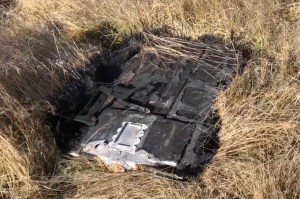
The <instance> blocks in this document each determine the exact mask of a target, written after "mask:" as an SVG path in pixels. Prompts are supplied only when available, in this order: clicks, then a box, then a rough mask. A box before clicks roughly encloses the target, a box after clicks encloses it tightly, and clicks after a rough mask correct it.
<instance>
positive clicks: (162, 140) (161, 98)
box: [60, 41, 241, 179]
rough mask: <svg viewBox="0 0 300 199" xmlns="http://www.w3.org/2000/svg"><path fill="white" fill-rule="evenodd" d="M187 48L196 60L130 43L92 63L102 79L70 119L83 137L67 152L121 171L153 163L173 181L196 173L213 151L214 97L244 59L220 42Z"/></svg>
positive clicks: (215, 130) (193, 43) (194, 43)
mask: <svg viewBox="0 0 300 199" xmlns="http://www.w3.org/2000/svg"><path fill="white" fill-rule="evenodd" d="M182 45H183V44H182ZM184 45H185V46H184V47H185V48H186V49H193V51H196V53H197V56H198V58H197V59H196V60H195V59H189V57H182V56H168V55H164V56H159V53H158V54H157V53H153V52H151V51H149V52H148V51H146V50H143V49H142V48H140V49H139V50H137V48H132V47H127V48H124V49H122V50H120V51H116V52H114V53H112V54H111V55H110V57H109V59H107V60H106V61H105V63H103V62H101V64H99V65H98V66H96V71H97V73H100V74H99V75H98V77H100V82H102V83H103V82H104V83H106V84H101V85H99V86H97V92H96V94H93V95H92V96H91V97H90V99H89V101H88V102H87V103H86V104H85V106H84V107H83V108H82V109H81V110H80V111H79V113H77V114H76V116H75V117H74V118H73V120H74V121H76V128H77V129H75V131H76V132H77V134H78V135H80V139H79V141H76V144H74V147H72V149H71V152H69V153H70V154H71V155H74V156H80V155H85V154H86V155H94V156H97V157H99V158H100V159H102V160H103V161H104V162H105V163H106V164H108V165H109V164H112V165H113V164H119V165H121V166H122V167H123V168H124V169H125V170H135V169H137V168H138V167H139V166H140V165H145V166H147V167H148V166H150V168H157V169H158V170H159V171H160V173H162V174H163V175H166V176H171V177H175V178H178V179H182V178H184V177H186V176H189V175H192V174H197V173H199V172H200V171H201V170H202V169H203V166H204V165H205V164H206V163H207V162H208V161H209V160H210V159H211V158H212V157H213V156H214V154H215V153H216V152H217V149H218V140H217V133H218V130H219V119H218V116H217V115H216V113H215V111H214V109H213V104H214V100H215V99H216V97H217V96H218V94H219V93H220V92H221V91H222V90H224V89H225V88H226V87H227V86H228V83H229V82H230V80H231V79H232V78H233V77H234V75H235V74H236V73H237V72H238V71H239V69H240V65H239V61H240V57H241V56H240V53H239V52H237V51H236V50H235V49H232V48H228V47H227V46H225V45H223V44H221V43H215V42H203V41H191V42H186V44H184ZM129 55H130V56H129ZM124 57H127V58H124ZM128 57H129V58H128ZM64 127H66V126H64ZM73 127H75V126H73ZM73 129H74V128H73ZM60 131H62V132H63V131H64V129H63V128H62V129H60Z"/></svg>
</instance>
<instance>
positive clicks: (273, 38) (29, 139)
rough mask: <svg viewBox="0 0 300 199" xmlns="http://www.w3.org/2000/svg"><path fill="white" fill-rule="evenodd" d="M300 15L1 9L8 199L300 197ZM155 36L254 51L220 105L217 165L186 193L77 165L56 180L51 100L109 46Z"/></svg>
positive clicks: (68, 4)
mask: <svg viewBox="0 0 300 199" xmlns="http://www.w3.org/2000/svg"><path fill="white" fill-rule="evenodd" d="M299 5H300V4H299V2H298V1H294V0H289V1H281V0H264V1H262V0H249V1H241V0H226V1H225V0H216V1H197V0H189V1H188V0H174V1H171V0H152V1H148V0H143V1H142V0H133V1H129V0H109V1H108V0H102V1H96V0H93V1H84V0H66V1H59V0H19V1H18V2H17V4H16V5H15V6H14V7H11V8H9V9H7V8H5V9H1V12H2V13H4V14H1V16H2V19H1V22H0V23H1V28H0V30H1V31H0V36H1V37H0V45H1V49H0V52H1V54H0V63H1V67H0V84H1V87H0V120H1V121H0V122H1V125H0V126H1V127H0V132H1V134H0V144H1V145H0V155H1V156H0V171H1V175H0V196H2V197H11V198H26V197H27V198H32V197H33V196H34V197H57V196H58V195H56V194H54V193H58V194H62V192H64V191H65V190H66V189H67V187H64V186H65V185H64V183H66V182H68V183H69V182H70V183H72V184H73V185H74V186H75V187H76V188H75V191H73V192H72V193H68V194H70V195H68V194H67V196H69V197H77V198H101V197H102V198H152V197H156V198H259V199H260V198H297V197H299V195H300V180H299V179H300V170H299V165H300V153H299V151H300V145H299V143H300V111H299V109H300V92H299V91H300V65H299V60H300V47H299V46H300V37H299V36H298V34H299V32H300V26H299V25H300V22H299V19H300V18H299V12H300V6H299ZM153 29H157V30H159V29H165V30H168V31H170V32H172V33H173V34H176V35H179V36H185V37H192V38H197V37H199V36H201V35H203V34H214V35H218V36H219V37H222V38H223V39H224V40H225V41H226V42H227V43H228V44H231V42H232V40H235V41H238V42H239V43H240V44H242V45H247V46H249V47H250V48H251V49H252V50H253V55H252V60H251V61H250V62H249V63H248V66H247V68H246V71H245V72H244V74H243V75H240V76H238V77H236V78H235V79H234V81H233V82H232V84H231V86H230V88H229V89H228V90H226V91H225V92H224V93H222V95H221V96H220V97H219V98H218V101H217V103H216V107H217V108H218V111H219V114H220V115H221V119H222V129H221V132H220V140H221V147H220V150H219V152H218V154H217V155H216V156H215V158H214V160H213V162H212V164H210V165H209V166H208V167H207V169H206V171H205V172H204V174H203V175H202V176H199V177H198V178H195V179H193V180H191V181H190V182H185V183H183V182H174V181H172V180H168V179H164V178H161V177H157V176H154V175H153V174H149V173H143V172H141V173H122V174H111V173H105V172H104V173H103V172H100V171H101V169H95V167H94V166H92V167H85V166H84V167H82V166H80V165H82V163H80V164H77V162H75V160H74V161H72V160H70V161H68V163H66V164H62V165H63V166H62V167H61V168H60V169H55V168H56V166H57V164H58V163H57V153H56V152H55V143H54V139H53V137H52V134H51V132H50V130H49V128H48V127H47V126H46V125H45V121H44V112H47V111H50V112H51V111H53V112H55V110H53V109H54V107H53V105H52V104H51V103H52V102H51V99H52V97H53V96H54V95H55V94H56V93H57V92H58V91H60V90H61V88H62V87H63V85H64V82H66V81H67V79H68V78H69V77H70V76H73V77H77V76H78V74H76V72H74V71H75V70H73V69H74V68H78V67H84V65H85V63H86V62H87V60H88V58H89V55H90V54H91V53H92V52H95V51H99V50H101V49H99V45H100V46H103V47H110V46H111V45H113V44H116V43H118V42H120V41H121V40H122V38H124V37H125V36H126V35H128V34H131V33H135V32H138V31H142V30H153ZM98 40H102V41H103V40H105V41H108V42H105V43H101V42H98V43H97V41H98ZM73 41H75V42H73ZM78 42H81V44H79V43H78ZM107 44H108V45H107ZM168 48H170V47H169V46H168ZM158 50H159V49H158ZM164 53H165V52H164ZM185 53H186V52H185ZM58 63H59V64H58ZM57 170H59V171H60V172H59V173H56V174H55V175H56V177H53V178H50V177H51V176H53V175H54V171H57ZM99 170H100V171H99ZM62 182H64V183H62ZM54 184H55V186H54ZM48 185H51V187H52V188H49V186H48ZM59 190H60V191H59ZM72 190H73V189H72ZM76 190H77V191H76ZM65 196H66V195H65Z"/></svg>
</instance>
